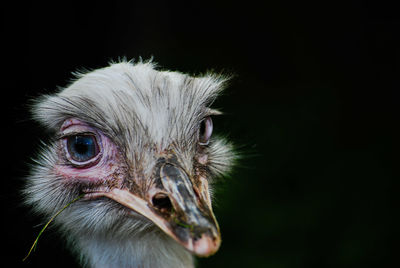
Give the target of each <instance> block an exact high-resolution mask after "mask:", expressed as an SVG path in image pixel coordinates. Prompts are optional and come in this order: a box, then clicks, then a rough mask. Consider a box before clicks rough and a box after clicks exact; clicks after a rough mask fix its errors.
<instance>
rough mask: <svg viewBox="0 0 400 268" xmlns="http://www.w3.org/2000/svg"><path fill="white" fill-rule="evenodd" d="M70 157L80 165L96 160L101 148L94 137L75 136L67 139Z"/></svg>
mask: <svg viewBox="0 0 400 268" xmlns="http://www.w3.org/2000/svg"><path fill="white" fill-rule="evenodd" d="M66 142H67V146H66V147H67V151H68V155H69V157H70V158H71V159H72V160H74V161H76V162H79V163H83V162H86V161H89V160H91V159H93V158H95V157H96V156H97V155H98V154H99V146H98V144H97V141H96V138H95V136H93V135H73V136H69V137H67V140H66Z"/></svg>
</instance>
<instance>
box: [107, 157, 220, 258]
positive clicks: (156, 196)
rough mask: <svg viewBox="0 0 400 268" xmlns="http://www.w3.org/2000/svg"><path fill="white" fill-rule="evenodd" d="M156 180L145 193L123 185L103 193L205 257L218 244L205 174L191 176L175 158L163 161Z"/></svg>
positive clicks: (213, 250)
mask: <svg viewBox="0 0 400 268" xmlns="http://www.w3.org/2000/svg"><path fill="white" fill-rule="evenodd" d="M155 177H156V181H158V183H155V184H154V185H153V186H152V187H150V189H149V190H148V193H146V197H143V196H139V194H137V193H134V192H133V191H132V190H129V189H126V188H122V189H121V188H114V189H112V190H111V191H109V192H105V193H103V194H102V195H104V196H106V197H108V198H111V199H113V200H114V201H116V202H118V203H120V204H122V205H124V206H125V207H127V208H130V209H132V210H134V211H136V212H137V213H139V214H142V215H143V216H145V217H146V218H148V219H149V220H151V221H152V222H153V223H154V224H156V225H157V226H158V227H159V228H160V229H161V230H163V231H164V232H165V233H166V234H168V235H169V236H170V237H172V238H173V239H175V240H176V241H177V242H178V243H180V244H181V245H182V246H184V247H185V248H186V249H187V250H189V251H190V252H192V253H193V254H195V255H197V256H200V257H206V256H210V255H212V254H214V253H215V252H216V251H217V250H218V248H219V246H220V244H221V235H220V232H219V227H218V223H217V221H216V219H215V216H214V214H213V212H212V208H211V202H210V196H209V191H208V183H207V180H206V179H205V178H202V177H200V176H199V177H198V178H196V180H194V178H193V179H192V180H191V179H190V177H189V176H188V175H187V174H186V172H185V171H184V170H183V169H182V168H180V167H179V165H178V164H177V163H176V162H171V161H162V162H160V163H159V164H158V165H157V168H156V176H155Z"/></svg>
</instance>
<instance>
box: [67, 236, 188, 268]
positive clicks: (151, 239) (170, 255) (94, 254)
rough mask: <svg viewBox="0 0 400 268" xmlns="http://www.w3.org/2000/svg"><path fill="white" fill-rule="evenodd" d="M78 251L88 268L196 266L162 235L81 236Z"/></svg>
mask: <svg viewBox="0 0 400 268" xmlns="http://www.w3.org/2000/svg"><path fill="white" fill-rule="evenodd" d="M75 242H76V243H74V244H75V249H76V251H77V252H79V253H80V255H81V256H82V257H81V259H82V262H83V263H84V265H85V266H87V267H96V268H103V267H104V268H106V267H107V268H112V267H118V268H150V267H165V268H168V267H171V268H172V267H173V268H187V267H192V268H193V267H194V264H193V257H192V255H191V254H190V253H189V252H188V251H186V250H185V249H184V248H183V247H182V246H180V245H179V244H177V243H176V242H175V241H173V240H172V239H171V238H169V237H166V236H165V235H161V236H160V234H159V233H157V234H155V233H147V234H138V235H135V236H134V237H133V236H130V237H129V238H128V237H124V238H115V239H110V237H103V236H87V235H82V236H81V237H80V238H78V240H77V241H75Z"/></svg>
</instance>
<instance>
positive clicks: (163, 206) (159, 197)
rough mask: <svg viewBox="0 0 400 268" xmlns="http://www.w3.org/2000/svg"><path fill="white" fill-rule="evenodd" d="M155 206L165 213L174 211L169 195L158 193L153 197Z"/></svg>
mask: <svg viewBox="0 0 400 268" xmlns="http://www.w3.org/2000/svg"><path fill="white" fill-rule="evenodd" d="M152 202H153V206H154V207H156V208H157V209H159V210H160V211H161V212H163V213H169V212H171V210H172V203H171V200H170V199H169V197H168V195H166V194H163V193H158V194H156V195H155V196H154V197H153V200H152Z"/></svg>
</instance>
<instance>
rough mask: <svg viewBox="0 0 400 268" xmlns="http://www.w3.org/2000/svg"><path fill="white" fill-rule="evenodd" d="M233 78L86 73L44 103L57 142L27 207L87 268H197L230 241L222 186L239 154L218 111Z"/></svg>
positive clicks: (124, 65)
mask: <svg viewBox="0 0 400 268" xmlns="http://www.w3.org/2000/svg"><path fill="white" fill-rule="evenodd" d="M224 82H225V79H224V78H223V77H221V76H217V75H211V74H210V75H206V76H203V77H191V76H188V75H184V74H181V73H178V72H168V71H157V70H155V69H154V65H153V64H152V63H151V62H139V63H137V64H133V63H131V62H121V63H115V64H112V65H111V66H109V67H107V68H103V69H98V70H95V71H92V72H89V73H86V74H78V75H77V79H76V80H75V81H74V82H73V83H72V84H71V85H70V86H69V87H67V88H65V89H63V90H61V91H60V92H58V93H57V94H55V95H47V96H44V97H42V98H41V99H40V100H38V101H37V102H36V105H35V106H34V109H33V112H34V117H35V119H36V120H38V121H39V122H40V123H41V124H42V125H44V126H45V127H46V128H48V129H49V130H50V133H51V134H52V135H53V137H54V138H53V139H52V140H51V141H50V142H48V143H47V145H45V146H44V148H43V150H42V153H41V154H40V156H39V157H38V159H37V160H36V162H35V163H36V165H35V166H34V168H33V171H32V175H31V176H30V177H29V178H28V181H27V186H26V188H25V195H26V200H27V203H28V204H30V205H32V207H33V209H34V210H35V211H36V212H38V213H41V214H43V215H45V216H47V217H50V216H52V215H54V214H55V213H57V211H59V210H60V209H61V208H63V207H64V206H65V205H66V204H68V203H69V202H71V201H72V200H74V199H76V198H77V197H78V196H80V195H83V196H84V197H83V198H81V199H79V200H78V201H76V202H74V203H73V204H71V206H70V207H68V208H67V209H66V210H65V211H63V212H62V213H61V214H60V215H59V216H58V217H57V218H56V220H55V221H56V224H57V226H58V227H59V229H60V230H61V233H62V234H63V237H65V239H66V241H67V242H68V243H69V245H70V246H71V248H72V249H73V250H74V251H75V252H76V253H78V254H79V255H80V257H81V258H80V259H81V261H82V263H83V264H84V265H87V266H92V267H192V266H193V260H192V254H194V255H197V256H209V255H212V254H213V253H215V252H216V251H217V250H218V248H219V246H220V242H221V238H220V231H219V227H218V223H217V221H216V219H215V217H214V214H213V211H212V207H211V194H212V182H213V179H214V178H215V177H217V176H219V175H223V174H224V173H225V172H227V171H228V170H229V168H230V166H231V162H232V160H233V154H232V151H231V147H230V145H229V144H228V143H226V142H225V141H224V140H223V139H221V138H215V137H212V136H211V134H212V128H213V125H212V120H211V116H213V115H217V114H219V112H218V111H216V110H213V109H211V108H210V107H209V105H210V104H211V103H212V102H213V101H214V99H215V98H216V96H217V95H218V93H219V92H220V91H221V90H222V87H223V84H224Z"/></svg>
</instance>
